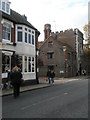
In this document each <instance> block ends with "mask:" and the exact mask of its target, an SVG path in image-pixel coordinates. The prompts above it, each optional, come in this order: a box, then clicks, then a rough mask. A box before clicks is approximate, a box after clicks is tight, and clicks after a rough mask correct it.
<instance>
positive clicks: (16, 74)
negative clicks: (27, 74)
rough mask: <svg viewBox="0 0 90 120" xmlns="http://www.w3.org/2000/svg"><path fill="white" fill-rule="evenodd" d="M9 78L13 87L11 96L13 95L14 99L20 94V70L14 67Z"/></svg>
mask: <svg viewBox="0 0 90 120" xmlns="http://www.w3.org/2000/svg"><path fill="white" fill-rule="evenodd" d="M10 78H11V84H12V86H13V95H14V98H16V97H18V96H19V94H20V85H21V78H22V74H21V72H20V69H19V68H18V67H17V66H15V67H14V68H13V69H12V73H11V75H10Z"/></svg>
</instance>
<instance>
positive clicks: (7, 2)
mask: <svg viewBox="0 0 90 120" xmlns="http://www.w3.org/2000/svg"><path fill="white" fill-rule="evenodd" d="M3 3H5V9H3ZM7 5H8V11H7ZM1 10H2V11H3V12H5V13H7V14H9V15H10V2H9V1H8V0H1Z"/></svg>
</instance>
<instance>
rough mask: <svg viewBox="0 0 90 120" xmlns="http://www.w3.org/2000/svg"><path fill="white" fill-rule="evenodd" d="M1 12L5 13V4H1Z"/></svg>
mask: <svg viewBox="0 0 90 120" xmlns="http://www.w3.org/2000/svg"><path fill="white" fill-rule="evenodd" d="M2 10H3V11H5V2H2Z"/></svg>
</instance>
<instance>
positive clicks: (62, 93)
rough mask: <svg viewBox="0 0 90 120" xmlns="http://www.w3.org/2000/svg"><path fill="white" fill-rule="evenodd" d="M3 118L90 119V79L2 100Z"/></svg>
mask: <svg viewBox="0 0 90 120" xmlns="http://www.w3.org/2000/svg"><path fill="white" fill-rule="evenodd" d="M2 113H3V114H2V116H3V118H88V79H82V80H74V81H70V82H68V83H63V84H57V85H54V86H50V87H47V88H42V89H37V90H33V91H28V92H24V93H21V94H20V97H19V98H17V99H14V98H13V96H6V97H5V96H4V97H3V98H2Z"/></svg>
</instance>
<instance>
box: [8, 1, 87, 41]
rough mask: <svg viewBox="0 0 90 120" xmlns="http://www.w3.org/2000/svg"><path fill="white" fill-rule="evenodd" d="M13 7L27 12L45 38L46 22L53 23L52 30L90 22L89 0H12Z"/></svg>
mask: <svg viewBox="0 0 90 120" xmlns="http://www.w3.org/2000/svg"><path fill="white" fill-rule="evenodd" d="M10 2H11V9H13V10H15V11H16V12H18V13H20V14H21V15H23V14H25V15H26V16H27V20H28V21H29V22H30V23H31V24H32V25H33V26H34V27H36V28H37V29H38V30H39V31H40V33H41V35H40V36H39V40H40V41H41V40H44V31H43V30H44V24H47V23H49V24H51V30H52V32H55V31H61V30H66V29H69V28H73V29H74V28H79V29H80V30H81V31H82V32H83V26H84V25H85V24H87V23H88V2H89V0H10Z"/></svg>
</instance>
